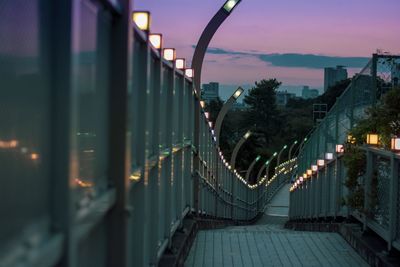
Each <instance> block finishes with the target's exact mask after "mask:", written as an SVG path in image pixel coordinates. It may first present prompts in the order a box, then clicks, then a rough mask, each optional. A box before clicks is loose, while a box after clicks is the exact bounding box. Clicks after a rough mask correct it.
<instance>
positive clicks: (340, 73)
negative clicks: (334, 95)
mask: <svg viewBox="0 0 400 267" xmlns="http://www.w3.org/2000/svg"><path fill="white" fill-rule="evenodd" d="M347 77H348V74H347V70H346V69H345V68H344V67H343V66H336V68H325V72H324V92H326V90H328V89H329V87H331V86H333V85H335V84H336V83H337V82H340V81H342V80H346V79H347Z"/></svg>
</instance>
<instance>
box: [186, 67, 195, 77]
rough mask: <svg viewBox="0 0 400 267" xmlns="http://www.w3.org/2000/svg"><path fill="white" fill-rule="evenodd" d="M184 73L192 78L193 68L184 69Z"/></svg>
mask: <svg viewBox="0 0 400 267" xmlns="http://www.w3.org/2000/svg"><path fill="white" fill-rule="evenodd" d="M185 75H186V76H188V77H189V78H193V76H194V70H193V69H186V70H185Z"/></svg>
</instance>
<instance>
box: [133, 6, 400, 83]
mask: <svg viewBox="0 0 400 267" xmlns="http://www.w3.org/2000/svg"><path fill="white" fill-rule="evenodd" d="M224 2H225V0H219V1H215V0H204V1H199V2H195V1H193V2H191V3H190V4H188V3H187V1H186V0H171V1H168V2H166V1H161V2H160V1H156V0H136V1H135V9H136V10H149V11H150V12H151V13H152V14H153V16H152V17H153V20H152V32H161V33H163V35H164V43H165V46H166V47H175V48H177V54H178V56H179V57H186V58H187V60H188V61H189V62H190V61H191V57H192V55H193V51H194V48H193V47H194V46H195V44H196V43H197V41H198V38H199V36H200V35H201V32H202V30H203V29H204V27H205V26H206V24H207V23H208V21H209V20H210V19H211V17H212V16H213V15H214V14H215V12H216V11H217V10H218V9H219V8H220V7H221V6H222V4H223V3H224ZM288 7H290V8H288ZM178 10H179V11H178ZM379 10H382V11H381V13H382V14H383V12H384V16H383V15H379V14H380V13H379ZM398 10H400V2H398V1H396V0H385V1H380V2H379V3H378V2H376V1H373V0H365V1H358V0H355V1H344V0H338V1H335V3H331V2H330V1H325V0H324V1H318V2H317V3H310V2H309V1H293V0H282V1H279V2H278V1H268V2H266V1H261V0H253V1H246V0H243V1H242V2H241V3H240V4H239V6H238V7H237V8H236V9H235V10H234V13H233V14H232V15H231V16H230V17H229V18H228V19H227V21H226V22H225V23H224V24H223V25H222V27H221V28H220V30H219V31H218V32H217V34H216V35H215V37H214V39H213V40H212V42H211V44H210V49H209V52H208V53H207V55H206V58H205V63H204V66H203V79H202V83H208V82H211V81H217V82H219V83H220V84H221V89H222V90H223V88H224V87H229V86H231V87H234V86H236V85H249V84H253V83H254V81H257V80H260V79H263V78H277V79H278V80H280V81H282V82H283V86H289V87H290V86H295V87H296V86H298V87H300V86H302V85H309V86H310V87H312V88H318V89H321V88H323V79H324V75H323V74H324V69H323V68H324V67H334V66H336V65H345V66H347V67H348V72H349V76H350V77H351V76H352V75H353V74H354V73H357V72H359V71H360V69H361V68H362V67H363V66H364V65H365V63H366V62H367V60H368V58H369V57H370V56H371V54H372V53H374V52H375V51H376V50H377V49H382V50H383V51H389V52H391V53H394V54H398V53H399V52H400V51H399V48H398V47H397V45H398V44H399V43H400V36H398V35H394V34H392V33H393V32H396V25H398V24H399V23H400V18H399V17H398V16H397V11H398ZM250 16H251V19H249V17H250ZM167 20H168V21H171V20H172V23H173V24H174V27H167V26H166V25H171V24H167V23H166V21H167ZM315 21H318V23H315ZM346 63H347V64H346Z"/></svg>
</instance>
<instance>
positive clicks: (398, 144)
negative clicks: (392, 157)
mask: <svg viewBox="0 0 400 267" xmlns="http://www.w3.org/2000/svg"><path fill="white" fill-rule="evenodd" d="M391 148H392V150H393V151H400V138H399V137H393V138H392V142H391Z"/></svg>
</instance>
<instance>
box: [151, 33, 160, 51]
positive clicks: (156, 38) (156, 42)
mask: <svg viewBox="0 0 400 267" xmlns="http://www.w3.org/2000/svg"><path fill="white" fill-rule="evenodd" d="M149 41H150V43H151V45H152V46H153V47H154V48H155V49H161V47H162V35H161V34H159V33H152V34H150V35H149Z"/></svg>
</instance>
